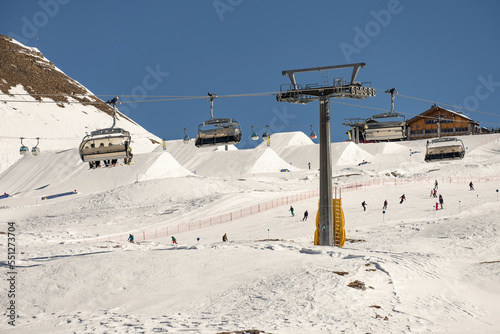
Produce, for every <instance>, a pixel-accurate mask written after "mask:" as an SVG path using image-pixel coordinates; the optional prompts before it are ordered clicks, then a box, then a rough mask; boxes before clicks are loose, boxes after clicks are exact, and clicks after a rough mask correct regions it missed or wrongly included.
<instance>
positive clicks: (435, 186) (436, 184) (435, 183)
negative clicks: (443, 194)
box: [434, 180, 438, 189]
mask: <svg viewBox="0 0 500 334" xmlns="http://www.w3.org/2000/svg"><path fill="white" fill-rule="evenodd" d="M437 188H438V180H436V181H435V182H434V189H437Z"/></svg>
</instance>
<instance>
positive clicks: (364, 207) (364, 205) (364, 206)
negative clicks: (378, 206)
mask: <svg viewBox="0 0 500 334" xmlns="http://www.w3.org/2000/svg"><path fill="white" fill-rule="evenodd" d="M366 205H367V204H366V202H365V201H363V203H361V206H362V207H363V211H366Z"/></svg>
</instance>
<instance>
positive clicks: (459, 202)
mask: <svg viewBox="0 0 500 334" xmlns="http://www.w3.org/2000/svg"><path fill="white" fill-rule="evenodd" d="M461 203H462V201H458V213H460V212H462V210H460V204H461Z"/></svg>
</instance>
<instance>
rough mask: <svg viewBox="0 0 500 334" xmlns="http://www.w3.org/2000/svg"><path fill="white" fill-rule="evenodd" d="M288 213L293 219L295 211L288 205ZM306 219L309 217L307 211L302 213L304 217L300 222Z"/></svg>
mask: <svg viewBox="0 0 500 334" xmlns="http://www.w3.org/2000/svg"><path fill="white" fill-rule="evenodd" d="M288 211H290V213H291V214H292V217H295V209H294V208H293V206H291V205H290V209H288ZM307 217H309V212H307V210H306V211H305V212H304V217H303V218H302V221H306V220H307Z"/></svg>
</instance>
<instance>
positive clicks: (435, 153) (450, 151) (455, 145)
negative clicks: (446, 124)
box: [424, 138, 465, 162]
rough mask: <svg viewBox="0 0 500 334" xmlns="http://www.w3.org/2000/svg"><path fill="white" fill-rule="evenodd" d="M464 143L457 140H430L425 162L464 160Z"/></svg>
mask: <svg viewBox="0 0 500 334" xmlns="http://www.w3.org/2000/svg"><path fill="white" fill-rule="evenodd" d="M464 156H465V147H464V143H463V142H462V141H461V140H460V139H457V138H438V139H433V140H428V141H427V145H426V149H425V158H424V159H425V161H427V162H429V161H439V160H453V159H463V157H464Z"/></svg>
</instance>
